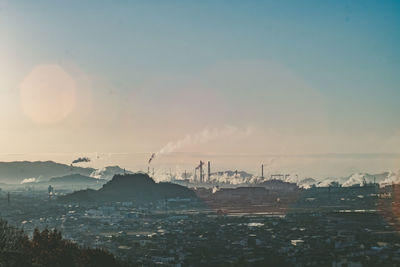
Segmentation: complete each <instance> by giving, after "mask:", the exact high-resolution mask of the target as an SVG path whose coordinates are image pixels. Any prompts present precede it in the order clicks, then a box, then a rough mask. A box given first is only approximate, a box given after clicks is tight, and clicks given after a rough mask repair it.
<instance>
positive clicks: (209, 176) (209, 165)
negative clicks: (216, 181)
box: [207, 161, 211, 182]
mask: <svg viewBox="0 0 400 267" xmlns="http://www.w3.org/2000/svg"><path fill="white" fill-rule="evenodd" d="M207 180H208V182H210V180H211V164H210V161H209V162H208V177H207Z"/></svg>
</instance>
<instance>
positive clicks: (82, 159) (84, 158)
mask: <svg viewBox="0 0 400 267" xmlns="http://www.w3.org/2000/svg"><path fill="white" fill-rule="evenodd" d="M79 162H90V159H89V158H87V157H83V158H77V159H75V160H73V161H72V164H75V163H79Z"/></svg>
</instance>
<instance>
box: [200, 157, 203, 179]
mask: <svg viewBox="0 0 400 267" xmlns="http://www.w3.org/2000/svg"><path fill="white" fill-rule="evenodd" d="M199 166H200V183H202V182H203V162H202V161H201V160H200V165H199Z"/></svg>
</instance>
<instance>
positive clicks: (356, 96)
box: [0, 0, 400, 177]
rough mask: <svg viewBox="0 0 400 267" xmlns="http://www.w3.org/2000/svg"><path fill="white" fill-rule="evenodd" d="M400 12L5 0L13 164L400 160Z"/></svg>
mask: <svg viewBox="0 0 400 267" xmlns="http://www.w3.org/2000/svg"><path fill="white" fill-rule="evenodd" d="M399 14H400V3H399V2H398V1H18V0H17V1H4V0H0V137H1V138H0V160H1V161H12V160H55V161H58V162H64V163H70V162H71V161H72V160H73V159H74V158H75V157H77V156H88V157H90V158H91V159H92V162H90V163H84V164H87V165H88V166H94V167H102V166H106V165H110V164H111V165H114V164H118V165H120V166H123V167H126V168H129V169H133V170H139V169H147V161H148V158H149V157H150V155H151V154H152V153H157V157H156V159H155V160H154V161H153V162H152V164H153V167H155V168H158V169H164V170H167V169H173V170H175V171H177V170H179V171H180V170H183V169H186V168H188V169H192V168H194V167H195V166H196V165H197V164H198V162H199V160H200V159H202V160H211V161H212V163H213V165H212V166H213V167H214V166H215V169H243V170H247V171H251V172H253V173H256V172H259V166H260V165H261V164H262V163H264V164H265V165H266V166H268V168H269V169H268V170H269V171H270V172H291V173H298V174H300V175H302V176H321V177H327V176H341V175H350V174H351V173H352V172H361V171H368V172H380V171H386V170H398V169H400V166H399V165H400V164H399V163H400V117H399V116H398V115H399V114H400V105H399V100H400V87H399V84H400V75H399V70H400V50H399V49H398V47H400V16H399ZM84 164H83V165H84Z"/></svg>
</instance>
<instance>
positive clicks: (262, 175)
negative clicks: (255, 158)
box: [261, 164, 264, 179]
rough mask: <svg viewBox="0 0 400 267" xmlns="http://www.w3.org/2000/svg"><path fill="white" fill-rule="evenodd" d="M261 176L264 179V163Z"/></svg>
mask: <svg viewBox="0 0 400 267" xmlns="http://www.w3.org/2000/svg"><path fill="white" fill-rule="evenodd" d="M261 178H262V179H264V164H261Z"/></svg>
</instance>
